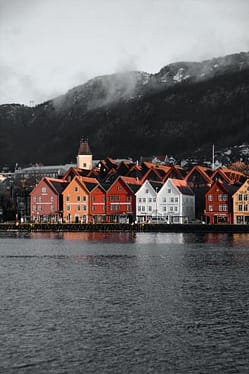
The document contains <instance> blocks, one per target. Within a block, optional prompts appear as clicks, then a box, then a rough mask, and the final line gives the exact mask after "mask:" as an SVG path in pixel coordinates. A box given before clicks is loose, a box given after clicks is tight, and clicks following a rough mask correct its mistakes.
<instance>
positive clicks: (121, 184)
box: [106, 177, 141, 222]
mask: <svg viewBox="0 0 249 374" xmlns="http://www.w3.org/2000/svg"><path fill="white" fill-rule="evenodd" d="M140 186H141V182H140V181H139V180H137V179H136V178H131V177H119V178H117V179H116V181H115V182H114V183H113V184H112V185H111V186H110V187H109V188H108V189H107V191H106V217H107V221H108V222H128V221H129V222H132V221H134V220H135V217H136V196H135V193H136V192H137V190H138V189H139V187H140Z"/></svg>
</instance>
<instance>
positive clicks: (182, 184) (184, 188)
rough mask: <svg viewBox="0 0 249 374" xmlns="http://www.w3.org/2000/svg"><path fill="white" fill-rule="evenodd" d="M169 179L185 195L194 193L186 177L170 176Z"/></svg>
mask: <svg viewBox="0 0 249 374" xmlns="http://www.w3.org/2000/svg"><path fill="white" fill-rule="evenodd" d="M168 180H169V181H171V182H172V183H173V185H174V186H175V187H176V188H177V189H178V191H179V192H181V193H182V194H183V195H194V192H193V190H192V189H191V188H190V187H189V185H188V183H187V182H186V181H185V180H184V179H174V178H169V179H168Z"/></svg>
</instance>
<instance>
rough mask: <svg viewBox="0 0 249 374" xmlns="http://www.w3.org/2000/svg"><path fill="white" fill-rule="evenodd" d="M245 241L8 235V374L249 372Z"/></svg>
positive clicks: (4, 250)
mask: <svg viewBox="0 0 249 374" xmlns="http://www.w3.org/2000/svg"><path fill="white" fill-rule="evenodd" d="M248 239H249V235H248V234H231V235H228V234H202V235H196V234H171V233H136V234H135V233H31V234H24V233H21V234H16V233H12V234H4V233H1V234H0V280H1V287H0V300H1V319H0V325H1V330H0V334H1V346H0V372H1V373H18V374H19V373H21V374H22V373H60V374H61V373H101V374H102V373H103V374H104V373H115V374H116V373H184V374H185V373H247V372H248V367H249V342H248V334H249V331H248V317H249V315H248V314H249V292H248V290H249V248H248Z"/></svg>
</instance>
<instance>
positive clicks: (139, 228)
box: [0, 223, 249, 233]
mask: <svg viewBox="0 0 249 374" xmlns="http://www.w3.org/2000/svg"><path fill="white" fill-rule="evenodd" d="M0 231H2V232H4V231H22V232H49V231H51V232H58V231H62V232H70V231H89V232H100V231H121V232H122V231H134V232H179V233H191V232H200V233H212V232H213V233H249V225H206V224H203V225H202V224H147V223H146V224H128V223H127V224H126V223H102V224H101V223H99V224H81V223H71V224H69V223H53V224H52V223H19V224H18V223H1V224H0Z"/></svg>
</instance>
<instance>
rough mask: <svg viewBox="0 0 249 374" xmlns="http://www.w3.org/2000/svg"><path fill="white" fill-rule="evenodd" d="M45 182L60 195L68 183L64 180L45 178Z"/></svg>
mask: <svg viewBox="0 0 249 374" xmlns="http://www.w3.org/2000/svg"><path fill="white" fill-rule="evenodd" d="M44 181H45V182H46V183H47V184H48V185H49V186H50V187H51V188H52V189H53V190H54V191H55V192H56V193H57V194H58V195H60V194H61V193H62V192H63V191H64V189H65V188H66V187H67V185H68V182H67V181H66V180H64V179H57V178H49V177H45V178H44Z"/></svg>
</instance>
